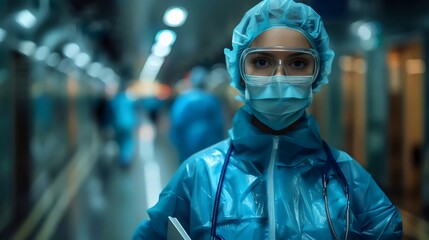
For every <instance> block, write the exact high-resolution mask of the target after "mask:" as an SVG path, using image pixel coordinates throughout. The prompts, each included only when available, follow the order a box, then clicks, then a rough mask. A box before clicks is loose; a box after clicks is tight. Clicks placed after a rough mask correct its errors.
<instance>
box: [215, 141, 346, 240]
mask: <svg viewBox="0 0 429 240" xmlns="http://www.w3.org/2000/svg"><path fill="white" fill-rule="evenodd" d="M323 149H324V151H325V154H326V156H327V158H328V161H327V162H326V164H325V167H324V169H323V174H322V181H323V198H324V201H325V211H326V217H327V219H328V223H329V227H330V229H331V233H332V235H333V237H334V239H336V240H338V235H337V233H336V231H335V229H334V225H333V224H332V219H331V214H330V213H329V206H328V191H327V188H328V182H329V178H328V173H329V169H331V167H332V168H333V170H334V171H335V172H336V173H337V175H338V177H339V179H340V181H341V184H342V185H343V190H344V194H345V195H346V200H347V206H346V216H345V218H346V234H345V237H344V239H346V240H347V239H348V235H349V225H350V201H349V186H348V184H347V180H346V177H345V176H344V174H343V172H342V171H341V169H340V166H339V165H338V163H337V161H335V159H334V157H333V156H332V152H331V149H330V148H329V146H328V144H327V143H326V142H325V141H323ZM233 150H234V144H233V143H232V142H231V143H230V145H229V148H228V151H227V153H226V156H225V161H224V163H223V166H222V170H221V173H220V177H219V182H218V185H217V190H216V196H215V202H214V207H213V213H212V226H211V229H210V236H211V239H212V240H224V238H223V237H222V236H219V235H216V227H217V218H218V215H219V201H220V195H221V192H222V187H223V181H224V179H225V174H226V169H227V166H228V163H229V159H230V158H231V153H232V151H233Z"/></svg>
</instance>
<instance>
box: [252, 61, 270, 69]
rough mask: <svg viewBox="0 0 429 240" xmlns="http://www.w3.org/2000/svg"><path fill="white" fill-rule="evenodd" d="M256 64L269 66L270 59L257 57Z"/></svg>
mask: <svg viewBox="0 0 429 240" xmlns="http://www.w3.org/2000/svg"><path fill="white" fill-rule="evenodd" d="M254 64H255V66H256V67H260V68H263V67H268V65H269V61H268V60H266V59H256V60H255V61H254Z"/></svg>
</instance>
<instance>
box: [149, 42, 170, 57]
mask: <svg viewBox="0 0 429 240" xmlns="http://www.w3.org/2000/svg"><path fill="white" fill-rule="evenodd" d="M170 52H171V47H170V46H163V45H161V44H158V43H155V44H154V45H153V46H152V54H153V55H155V56H158V57H166V56H168V54H170Z"/></svg>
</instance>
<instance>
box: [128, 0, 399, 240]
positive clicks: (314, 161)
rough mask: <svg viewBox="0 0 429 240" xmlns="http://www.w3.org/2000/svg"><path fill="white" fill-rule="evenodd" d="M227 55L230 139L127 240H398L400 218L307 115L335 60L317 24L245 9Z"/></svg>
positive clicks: (182, 177) (292, 7)
mask: <svg viewBox="0 0 429 240" xmlns="http://www.w3.org/2000/svg"><path fill="white" fill-rule="evenodd" d="M232 39H233V41H232V49H225V51H224V53H225V57H226V63H227V69H228V72H229V75H230V79H231V84H232V86H233V87H235V88H237V89H238V90H239V91H240V93H241V95H240V98H241V101H243V102H244V106H243V107H241V108H240V109H239V110H238V111H237V113H236V114H235V116H234V119H233V123H232V128H231V129H230V130H229V138H228V139H226V140H224V141H221V142H219V143H218V144H216V145H213V146H211V147H209V148H206V149H205V150H203V151H200V152H199V153H197V154H195V155H193V156H191V157H190V158H188V159H187V160H186V161H185V162H184V163H183V164H182V165H181V166H180V168H179V169H178V171H177V172H176V173H175V175H174V176H173V178H172V179H171V181H170V182H169V184H168V185H167V186H166V188H165V189H164V190H163V191H162V193H161V194H160V197H159V201H158V203H157V204H156V205H155V206H154V207H152V208H150V209H149V210H148V214H149V217H150V219H149V220H145V221H143V222H142V223H141V224H140V226H139V227H138V229H137V230H136V232H135V234H134V239H166V237H167V226H168V225H167V223H168V217H169V216H172V217H175V218H177V220H178V221H179V222H180V223H181V224H182V226H183V228H184V229H185V230H186V231H187V233H188V234H189V235H190V237H191V238H192V239H402V219H401V216H400V214H399V211H398V209H397V208H396V207H395V206H394V205H393V204H392V202H391V201H390V200H389V199H388V197H387V196H386V194H385V193H384V192H383V191H382V190H381V188H380V187H379V186H378V185H377V183H376V182H375V181H374V179H373V178H372V177H371V175H370V174H369V173H368V172H367V171H366V170H365V169H364V168H363V167H362V166H361V165H360V164H359V163H358V162H357V161H355V160H354V159H353V158H352V157H351V156H350V155H348V154H347V153H345V152H343V151H341V150H338V149H335V148H333V147H330V146H329V145H328V144H327V143H326V142H325V141H323V139H322V138H321V136H320V131H319V127H318V125H317V123H316V120H315V119H314V118H313V117H312V116H311V115H310V114H309V113H307V112H306V109H307V108H308V107H309V106H310V104H311V102H312V100H313V93H317V92H318V91H319V90H320V88H321V87H322V85H325V84H327V83H328V75H329V74H330V72H331V65H332V60H333V58H334V52H333V51H332V49H331V48H330V46H329V36H328V34H327V32H326V30H325V28H324V26H323V22H322V20H321V18H320V16H319V15H318V14H317V13H316V12H315V11H314V10H313V9H312V8H311V7H309V6H307V5H305V4H303V3H296V2H294V1H292V0H263V1H261V2H260V3H258V4H257V5H256V6H254V7H253V8H251V9H250V10H248V12H246V14H245V15H244V17H243V19H242V20H241V22H240V23H239V24H238V25H237V27H236V28H235V29H234V32H233V36H232Z"/></svg>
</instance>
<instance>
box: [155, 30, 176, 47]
mask: <svg viewBox="0 0 429 240" xmlns="http://www.w3.org/2000/svg"><path fill="white" fill-rule="evenodd" d="M155 41H156V43H157V44H159V45H161V46H171V45H173V44H174V42H175V41H176V33H175V32H174V31H171V30H161V31H159V32H158V33H157V34H156V36H155Z"/></svg>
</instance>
